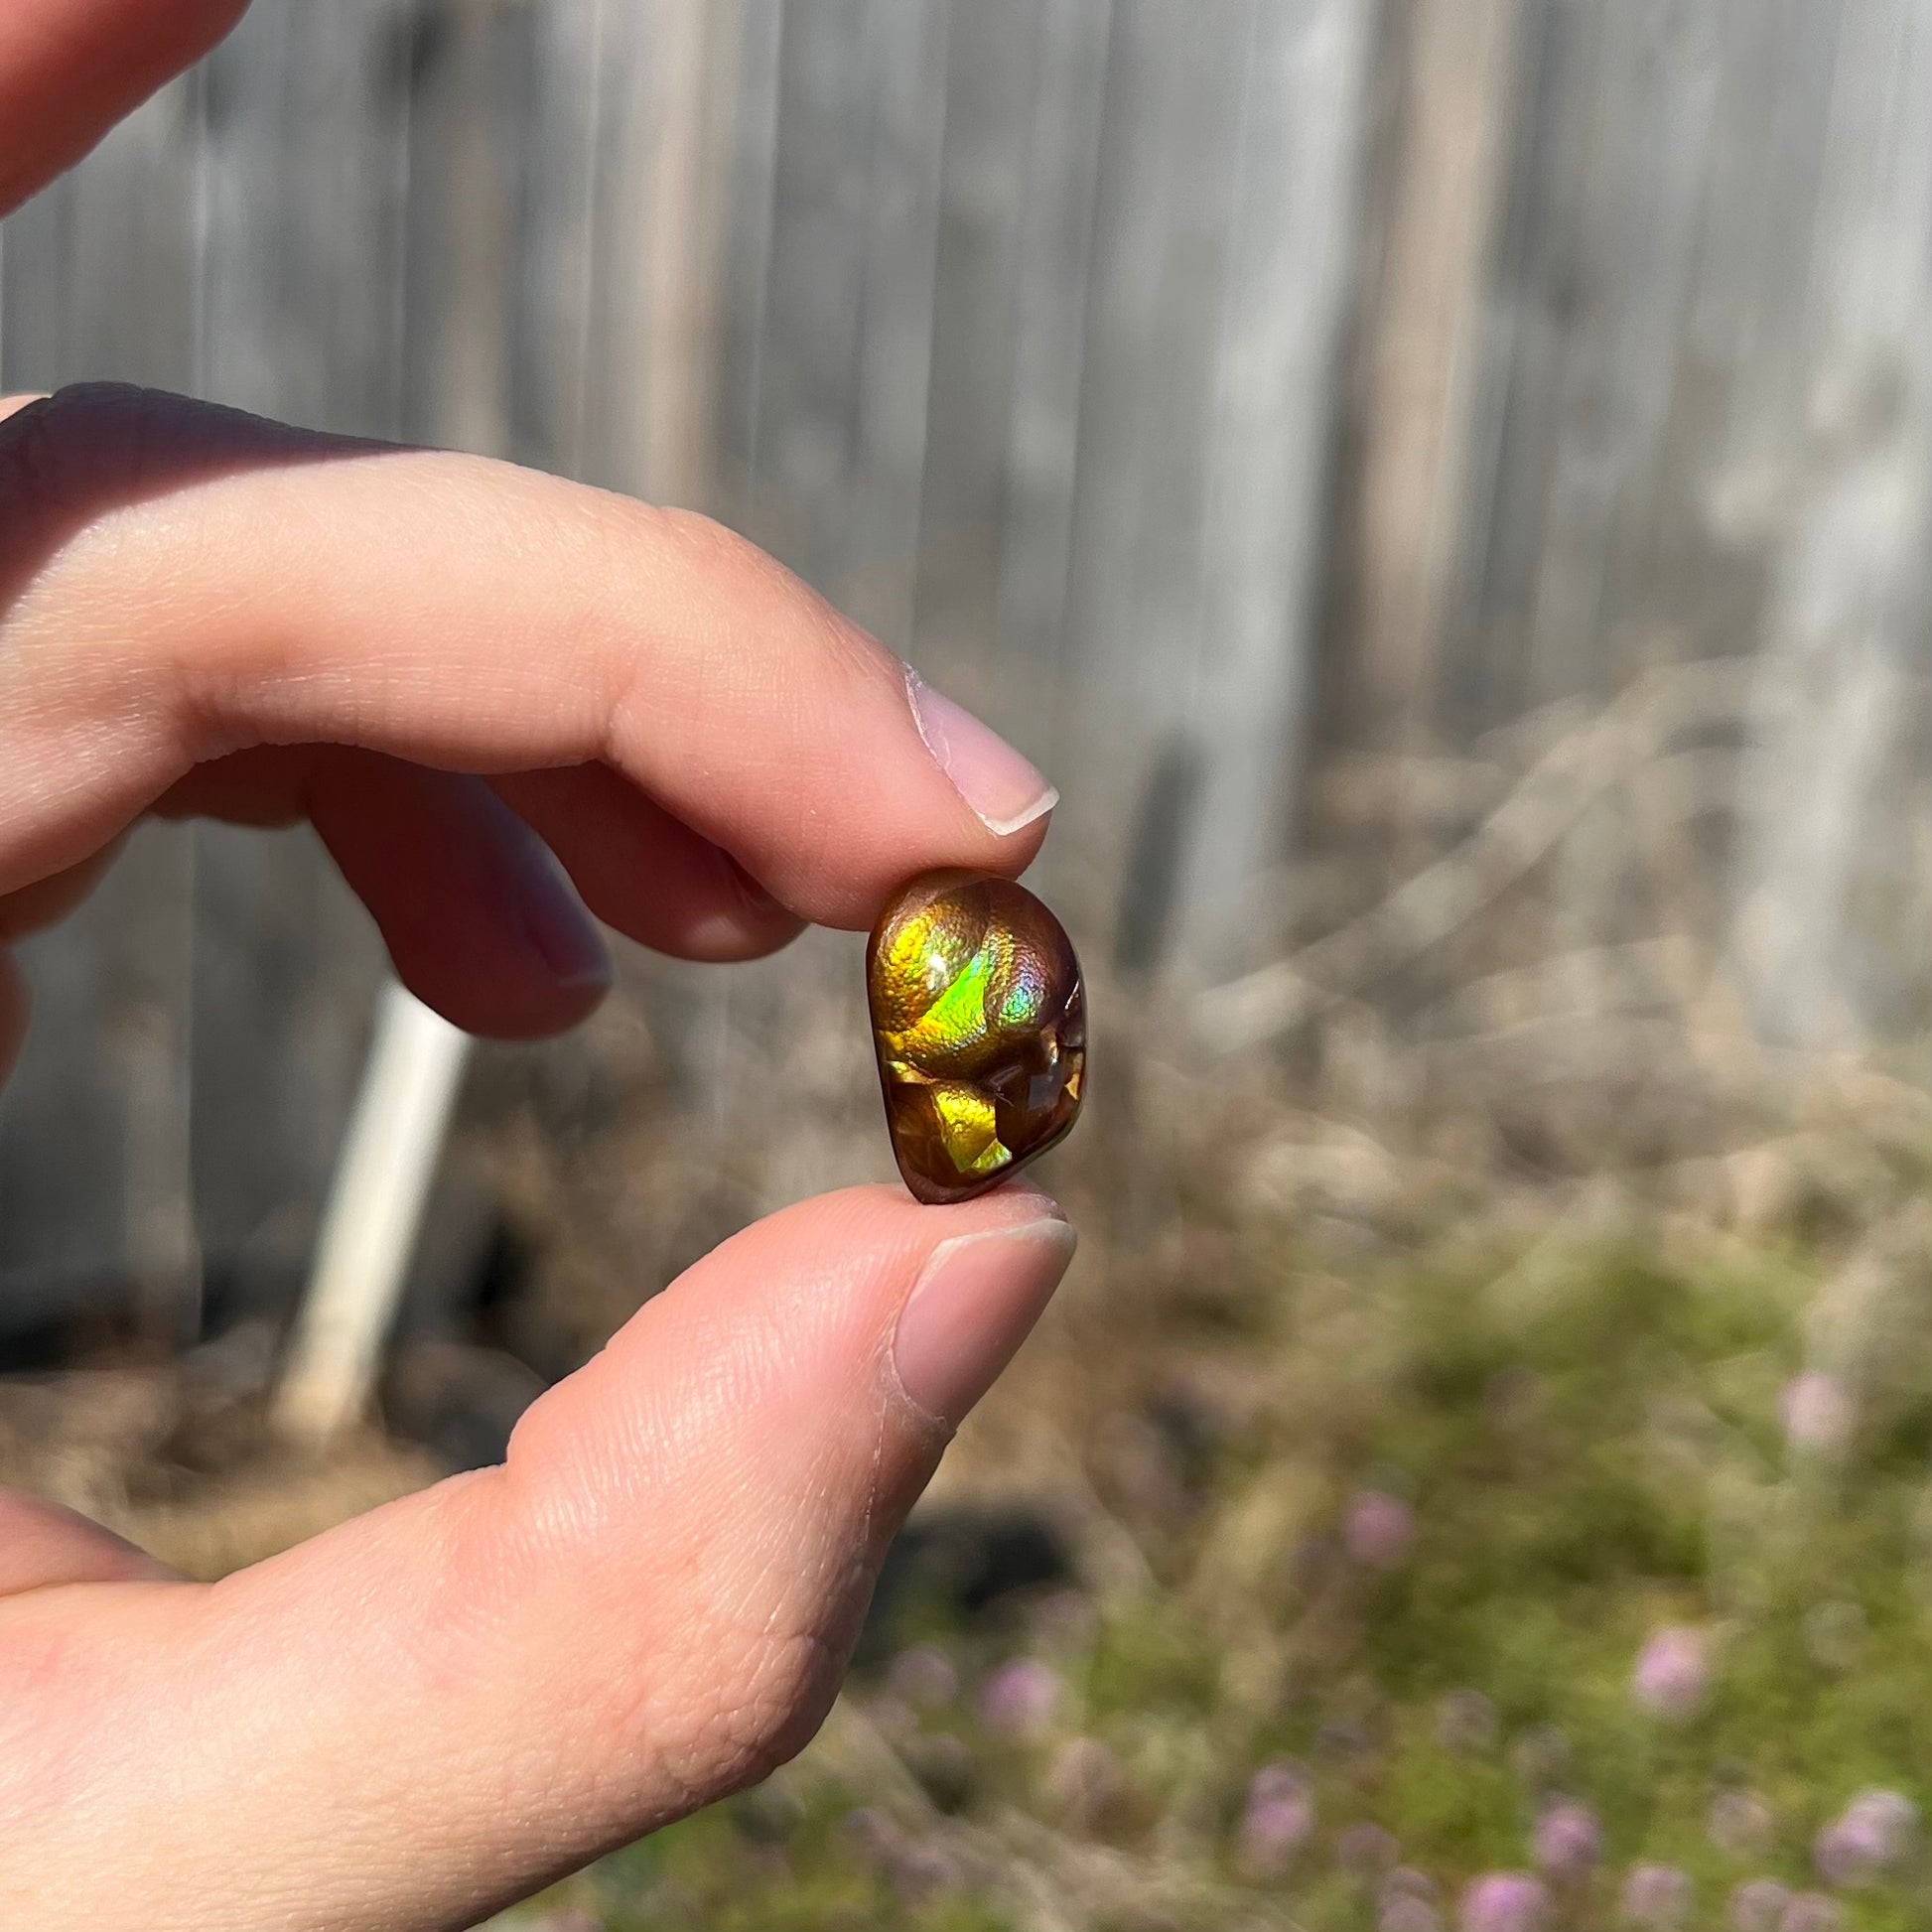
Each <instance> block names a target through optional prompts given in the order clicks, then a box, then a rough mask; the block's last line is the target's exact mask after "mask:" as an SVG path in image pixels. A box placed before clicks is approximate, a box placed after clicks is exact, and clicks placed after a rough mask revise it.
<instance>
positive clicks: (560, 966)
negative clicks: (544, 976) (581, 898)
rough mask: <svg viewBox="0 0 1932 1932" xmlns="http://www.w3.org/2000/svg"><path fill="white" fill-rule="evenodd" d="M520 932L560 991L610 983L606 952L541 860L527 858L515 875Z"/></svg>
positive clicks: (569, 893) (581, 910) (584, 916)
mask: <svg viewBox="0 0 1932 1932" xmlns="http://www.w3.org/2000/svg"><path fill="white" fill-rule="evenodd" d="M516 888H517V906H518V909H519V911H520V912H521V914H522V918H523V930H524V932H525V934H526V935H527V936H528V938H529V941H530V944H531V945H532V946H533V947H534V948H535V949H536V952H537V954H538V956H539V957H540V958H541V959H542V961H543V963H544V964H545V965H546V966H547V967H548V968H549V969H550V976H551V978H552V979H554V980H555V981H556V982H557V984H558V985H559V986H560V987H562V988H563V989H564V990H565V991H566V992H572V993H574V992H576V991H578V990H579V989H580V988H582V987H588V986H609V985H610V984H611V955H610V954H609V953H608V952H607V951H606V950H605V948H604V941H603V940H602V939H601V938H600V937H599V936H598V931H597V927H596V926H595V925H594V924H593V923H592V922H591V915H590V914H589V913H588V912H586V911H585V910H584V908H583V906H582V905H581V904H579V903H578V899H577V895H576V894H575V893H573V892H572V891H571V890H570V888H569V887H568V886H566V885H565V884H564V882H563V881H562V880H561V879H559V878H558V877H557V874H556V872H555V870H554V868H553V867H552V866H551V864H550V862H549V860H548V859H546V858H542V857H532V859H531V860H530V861H529V863H528V864H527V865H525V866H524V867H523V868H522V870H521V872H520V873H519V875H518V878H517V882H516Z"/></svg>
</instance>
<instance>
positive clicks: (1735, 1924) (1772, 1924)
mask: <svg viewBox="0 0 1932 1932" xmlns="http://www.w3.org/2000/svg"><path fill="white" fill-rule="evenodd" d="M1790 1903H1791V1892H1790V1890H1789V1888H1788V1887H1787V1886H1784V1885H1781V1884H1779V1883H1778V1881H1777V1880H1776V1879H1775V1878H1747V1879H1745V1880H1744V1882H1743V1883H1742V1884H1741V1885H1739V1886H1738V1887H1737V1889H1736V1890H1735V1891H1733V1892H1732V1893H1731V1894H1730V1914H1729V1916H1730V1927H1731V1932H1778V1926H1779V1924H1780V1922H1781V1921H1782V1920H1783V1918H1784V1908H1785V1907H1786V1906H1787V1905H1789V1904H1790Z"/></svg>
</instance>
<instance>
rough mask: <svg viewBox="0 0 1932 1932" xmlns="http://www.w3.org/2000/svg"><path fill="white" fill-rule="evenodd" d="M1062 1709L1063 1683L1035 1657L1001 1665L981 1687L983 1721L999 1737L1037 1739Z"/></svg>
mask: <svg viewBox="0 0 1932 1932" xmlns="http://www.w3.org/2000/svg"><path fill="white" fill-rule="evenodd" d="M1059 1707H1060V1680H1059V1678H1058V1677H1057V1676H1056V1675H1055V1674H1054V1673H1053V1672H1052V1671H1050V1670H1048V1669H1047V1667H1046V1666H1045V1665H1044V1664H1042V1663H1040V1662H1039V1661H1038V1660H1037V1659H1036V1658H1033V1657H1015V1658H1013V1659H1012V1660H1011V1661H1010V1662H1008V1663H1004V1664H1002V1665H1001V1666H1000V1667H999V1669H997V1670H996V1671H994V1672H993V1673H992V1674H991V1675H990V1676H989V1677H988V1678H987V1680H986V1682H985V1683H984V1684H982V1685H981V1686H980V1722H981V1723H982V1724H983V1725H985V1726H986V1727H987V1729H988V1730H990V1731H992V1732H993V1734H994V1735H995V1736H996V1737H1010V1738H1015V1739H1025V1738H1033V1737H1038V1736H1040V1735H1041V1734H1042V1733H1044V1732H1045V1731H1046V1730H1047V1729H1048V1728H1049V1726H1050V1725H1052V1722H1053V1714H1054V1713H1055V1712H1056V1711H1057V1710H1058V1709H1059Z"/></svg>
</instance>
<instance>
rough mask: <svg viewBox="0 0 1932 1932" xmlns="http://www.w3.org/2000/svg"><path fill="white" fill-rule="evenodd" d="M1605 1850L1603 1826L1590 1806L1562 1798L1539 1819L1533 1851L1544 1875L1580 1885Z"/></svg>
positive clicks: (1564, 1882)
mask: <svg viewBox="0 0 1932 1932" xmlns="http://www.w3.org/2000/svg"><path fill="white" fill-rule="evenodd" d="M1602 1849H1603V1833H1602V1829H1601V1827H1600V1826H1598V1824H1597V1822H1596V1814H1595V1813H1594V1812H1593V1811H1591V1810H1590V1808H1589V1807H1588V1806H1587V1805H1580V1804H1577V1803H1575V1802H1573V1801H1572V1800H1571V1799H1568V1798H1560V1799H1558V1801H1557V1802H1556V1803H1555V1804H1553V1805H1551V1806H1550V1807H1549V1808H1548V1809H1547V1810H1546V1811H1545V1812H1544V1814H1543V1816H1542V1817H1541V1818H1539V1819H1538V1820H1537V1821H1536V1837H1535V1841H1534V1844H1533V1847H1532V1850H1533V1852H1534V1854H1535V1858H1536V1863H1537V1864H1538V1866H1539V1867H1540V1868H1541V1870H1542V1872H1543V1874H1544V1876H1545V1877H1548V1878H1555V1879H1557V1880H1558V1881H1559V1882H1560V1883H1563V1884H1577V1883H1579V1882H1581V1881H1582V1880H1583V1879H1585V1878H1587V1877H1588V1876H1589V1872H1590V1867H1591V1866H1592V1865H1594V1864H1595V1863H1596V1860H1597V1855H1598V1854H1599V1853H1600V1852H1601V1851H1602Z"/></svg>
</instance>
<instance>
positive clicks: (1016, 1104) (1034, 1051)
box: [866, 872, 1087, 1203]
mask: <svg viewBox="0 0 1932 1932" xmlns="http://www.w3.org/2000/svg"><path fill="white" fill-rule="evenodd" d="M866 990H867V995H868V997H869V999H870V1002H871V1006H872V1036H873V1044H874V1046H875V1048H876V1049H877V1051H878V1054H879V1077H880V1082H881V1084H882V1085H883V1087H884V1088H885V1093H886V1122H887V1126H888V1127H889V1128H890V1129H891V1132H892V1137H893V1154H894V1157H895V1158H896V1159H897V1162H898V1171H899V1173H901V1174H902V1175H903V1176H904V1178H905V1184H906V1186H907V1187H909V1188H910V1189H911V1190H912V1193H913V1195H914V1196H915V1197H916V1198H917V1199H919V1200H921V1201H925V1202H928V1203H932V1202H939V1201H958V1200H967V1199H970V1198H971V1197H972V1196H973V1195H974V1194H978V1193H982V1192H984V1191H985V1190H986V1189H987V1188H988V1187H991V1186H993V1185H995V1184H996V1183H997V1182H999V1181H1002V1180H1004V1179H1006V1178H1007V1176H1008V1175H1009V1174H1013V1173H1018V1172H1019V1170H1020V1169H1021V1168H1023V1167H1025V1166H1026V1164H1027V1163H1028V1162H1029V1161H1032V1160H1033V1159H1034V1158H1035V1156H1037V1155H1040V1154H1043V1153H1045V1151H1046V1150H1047V1149H1048V1148H1049V1147H1051V1146H1052V1145H1053V1144H1054V1143H1055V1142H1056V1141H1058V1140H1060V1139H1062V1138H1063V1137H1064V1136H1065V1134H1066V1132H1067V1130H1068V1129H1069V1128H1070V1127H1071V1126H1072V1125H1073V1122H1074V1119H1075V1117H1076V1116H1077V1115H1078V1114H1079V1111H1080V1091H1081V1086H1082V1083H1083V1079H1084V1076H1085V1072H1086V1057H1087V1016H1086V996H1085V994H1084V992H1083V990H1082V988H1081V985H1080V962H1079V961H1078V960H1077V959H1076V958H1075V957H1074V956H1073V947H1072V944H1071V943H1070V942H1069V940H1068V939H1067V936H1066V932H1065V929H1064V928H1063V927H1062V926H1061V924H1060V922H1059V920H1058V919H1056V918H1054V916H1053V915H1052V913H1051V912H1049V911H1048V910H1047V909H1046V907H1045V906H1044V905H1042V904H1041V903H1040V902H1039V900H1038V899H1036V898H1035V897H1034V896H1033V894H1032V893H1030V892H1028V891H1027V889H1026V888H1025V887H1024V886H1016V885H1015V884H1014V883H1013V882H1012V880H1010V879H996V878H994V877H992V876H991V875H988V874H981V873H968V872H936V873H928V874H926V875H925V876H924V877H923V878H920V879H915V880H914V881H913V882H912V883H911V885H909V886H907V887H906V888H905V889H904V891H903V892H901V893H899V894H898V896H897V897H896V898H895V899H894V900H893V901H892V903H891V904H890V905H888V906H887V908H886V910H885V912H884V913H883V914H882V915H881V917H880V920H879V923H878V925H877V926H876V927H875V928H874V929H873V935H872V943H871V945H870V946H869V947H868V948H867V950H866Z"/></svg>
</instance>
